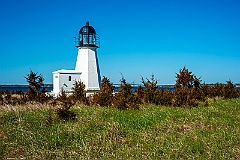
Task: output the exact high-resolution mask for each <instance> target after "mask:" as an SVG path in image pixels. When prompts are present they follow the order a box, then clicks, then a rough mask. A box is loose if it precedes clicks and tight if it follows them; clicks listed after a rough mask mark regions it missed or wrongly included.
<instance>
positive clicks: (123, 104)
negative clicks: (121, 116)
mask: <svg viewBox="0 0 240 160" xmlns="http://www.w3.org/2000/svg"><path fill="white" fill-rule="evenodd" d="M137 102H138V101H137V97H136V96H134V94H133V92H132V86H131V84H129V83H127V82H126V80H125V79H124V77H122V79H121V81H120V87H119V90H118V93H116V94H115V96H114V101H113V104H114V106H115V107H116V108H119V109H138V108H139V105H138V103H137Z"/></svg>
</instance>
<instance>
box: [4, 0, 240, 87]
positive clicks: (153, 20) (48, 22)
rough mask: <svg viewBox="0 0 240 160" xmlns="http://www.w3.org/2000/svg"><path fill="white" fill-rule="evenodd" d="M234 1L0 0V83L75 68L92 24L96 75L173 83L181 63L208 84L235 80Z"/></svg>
mask: <svg viewBox="0 0 240 160" xmlns="http://www.w3.org/2000/svg"><path fill="white" fill-rule="evenodd" d="M239 8H240V1H238V0H148V1H145V0H142V1H141V0H136V1H134V0H119V1H113V0H102V1H99V0H92V1H86V0H85V1H82V0H70V1H69V0H21V1H20V0H1V1H0V55H1V58H0V60H1V61H0V84H26V83H27V82H26V80H25V79H24V76H26V75H27V74H28V73H29V70H30V69H32V70H33V71H34V72H38V73H41V74H42V75H43V77H44V78H45V81H44V82H45V83H52V72H53V71H56V70H58V69H74V68H75V63H76V58H77V48H75V46H74V42H73V41H74V39H73V37H74V36H75V34H76V33H78V31H79V29H80V28H81V27H82V26H84V25H85V23H86V20H89V21H90V25H92V26H93V27H94V28H95V29H96V31H97V33H98V34H99V35H100V37H101V39H100V41H101V45H100V48H99V49H98V58H99V65H100V70H101V76H106V77H108V78H110V81H111V82H113V83H118V82H119V80H120V78H121V74H123V75H124V77H125V78H126V80H127V82H129V83H140V81H141V76H143V77H147V78H150V76H151V74H154V75H155V78H156V79H158V80H159V84H174V83H175V80H176V79H175V76H176V73H178V72H179V69H180V68H183V67H184V66H186V67H187V68H188V69H189V70H190V71H192V72H193V73H194V74H195V75H196V76H197V77H202V78H201V79H202V80H203V82H206V83H216V82H220V83H225V82H226V81H227V80H229V79H230V80H232V81H233V82H234V83H240V9H239Z"/></svg>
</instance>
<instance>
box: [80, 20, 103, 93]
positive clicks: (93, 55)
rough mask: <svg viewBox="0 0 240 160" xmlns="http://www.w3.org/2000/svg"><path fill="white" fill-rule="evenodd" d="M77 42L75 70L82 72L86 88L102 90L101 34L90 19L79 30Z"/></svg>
mask: <svg viewBox="0 0 240 160" xmlns="http://www.w3.org/2000/svg"><path fill="white" fill-rule="evenodd" d="M75 42H76V47H77V48H78V56H77V61H76V67H75V71H78V72H80V73H81V75H80V80H81V81H82V82H83V83H84V84H85V87H86V90H88V91H90V90H100V84H101V77H100V70H99V65H98V58H97V48H99V36H98V35H97V34H96V31H95V29H94V28H93V27H92V26H90V25H89V22H88V21H87V22H86V25H85V26H83V27H82V28H81V29H80V30H79V33H78V35H77V36H76V37H75Z"/></svg>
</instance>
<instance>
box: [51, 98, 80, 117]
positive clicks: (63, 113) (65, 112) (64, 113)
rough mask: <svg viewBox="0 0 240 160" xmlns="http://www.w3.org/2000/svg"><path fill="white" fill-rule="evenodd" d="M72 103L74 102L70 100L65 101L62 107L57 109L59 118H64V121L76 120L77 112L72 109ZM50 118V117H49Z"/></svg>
mask: <svg viewBox="0 0 240 160" xmlns="http://www.w3.org/2000/svg"><path fill="white" fill-rule="evenodd" d="M72 105H73V104H72V103H71V102H70V101H65V102H63V103H62V107H60V108H58V109H57V110H56V113H57V116H58V118H59V119H62V120H64V121H69V120H75V119H76V113H74V111H71V110H70V108H71V106H72ZM49 120H50V118H49Z"/></svg>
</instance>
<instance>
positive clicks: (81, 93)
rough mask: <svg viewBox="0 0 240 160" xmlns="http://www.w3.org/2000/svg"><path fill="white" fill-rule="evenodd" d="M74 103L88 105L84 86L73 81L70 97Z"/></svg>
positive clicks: (79, 82)
mask: <svg viewBox="0 0 240 160" xmlns="http://www.w3.org/2000/svg"><path fill="white" fill-rule="evenodd" d="M71 97H73V99H74V101H75V102H78V103H83V104H89V101H88V99H87V97H86V91H85V85H84V84H83V82H81V81H75V83H74V86H73V94H72V96H71Z"/></svg>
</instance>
